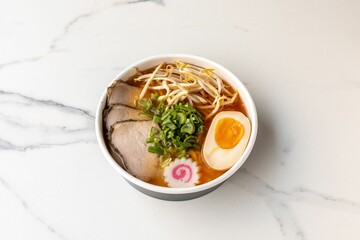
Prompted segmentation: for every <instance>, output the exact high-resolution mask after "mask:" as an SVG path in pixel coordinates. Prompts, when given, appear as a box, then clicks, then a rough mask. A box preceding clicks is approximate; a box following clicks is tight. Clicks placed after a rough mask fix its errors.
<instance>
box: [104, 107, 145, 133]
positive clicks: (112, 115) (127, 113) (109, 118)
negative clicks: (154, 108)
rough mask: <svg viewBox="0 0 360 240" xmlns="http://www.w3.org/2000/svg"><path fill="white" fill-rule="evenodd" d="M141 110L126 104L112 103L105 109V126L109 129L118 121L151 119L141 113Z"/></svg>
mask: <svg viewBox="0 0 360 240" xmlns="http://www.w3.org/2000/svg"><path fill="white" fill-rule="evenodd" d="M140 113H141V111H140V110H138V109H134V108H131V107H127V106H124V105H112V106H111V107H110V108H108V109H107V110H105V112H104V118H105V126H106V129H107V130H108V131H109V130H110V128H111V126H112V125H113V124H115V123H117V122H123V121H127V120H136V121H138V120H149V118H148V117H146V116H144V115H142V114H140Z"/></svg>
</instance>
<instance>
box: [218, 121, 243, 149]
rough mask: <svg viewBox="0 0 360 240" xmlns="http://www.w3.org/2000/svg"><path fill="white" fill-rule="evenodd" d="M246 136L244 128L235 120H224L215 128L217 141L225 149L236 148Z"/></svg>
mask: <svg viewBox="0 0 360 240" xmlns="http://www.w3.org/2000/svg"><path fill="white" fill-rule="evenodd" d="M243 135H244V126H243V125H242V124H241V123H240V122H239V121H237V120H235V119H233V118H222V119H220V120H219V121H218V123H217V124H216V128H215V141H216V143H217V145H218V146H219V147H221V148H224V149H231V148H233V147H235V146H236V145H237V144H238V143H239V141H240V140H241V138H242V136H243Z"/></svg>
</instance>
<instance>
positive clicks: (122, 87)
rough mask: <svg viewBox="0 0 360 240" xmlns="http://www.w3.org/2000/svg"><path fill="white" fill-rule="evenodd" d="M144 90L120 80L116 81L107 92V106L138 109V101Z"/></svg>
mask: <svg viewBox="0 0 360 240" xmlns="http://www.w3.org/2000/svg"><path fill="white" fill-rule="evenodd" d="M141 91H142V88H138V87H134V86H130V85H129V84H127V83H125V82H122V81H120V80H117V81H115V82H114V83H113V84H112V85H111V86H110V87H108V90H107V96H108V99H107V104H108V106H111V105H114V104H122V105H126V106H129V107H134V108H137V104H136V101H137V100H138V99H139V95H140V93H141Z"/></svg>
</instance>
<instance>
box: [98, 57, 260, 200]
mask: <svg viewBox="0 0 360 240" xmlns="http://www.w3.org/2000/svg"><path fill="white" fill-rule="evenodd" d="M165 58H180V59H181V58H187V59H193V60H194V61H200V62H203V63H204V64H206V63H208V64H210V65H213V66H216V72H217V73H224V74H225V73H226V75H229V76H230V77H231V78H233V79H234V80H235V81H237V82H238V84H239V85H240V87H241V98H242V99H246V100H247V102H248V104H247V105H246V110H247V111H248V112H250V111H251V114H252V118H250V116H249V118H250V121H251V134H250V139H249V142H248V144H247V146H246V148H245V151H244V153H243V154H242V155H241V157H240V159H239V160H238V161H237V162H236V163H235V164H234V165H233V166H232V167H231V168H229V169H228V170H227V171H226V172H225V173H223V174H222V175H221V176H219V177H217V178H215V179H213V180H211V181H210V182H207V183H204V184H201V185H197V186H194V187H186V188H169V187H162V186H157V185H154V184H151V183H148V182H144V181H142V180H140V179H138V178H136V177H134V176H132V175H131V174H130V173H128V172H127V171H126V170H124V169H123V168H122V167H120V165H118V164H117V163H116V161H115V160H114V159H113V157H112V156H111V155H110V153H109V151H108V149H107V147H106V144H105V140H104V137H103V120H102V113H103V108H104V107H105V102H106V95H107V88H106V89H105V90H104V92H103V93H102V95H101V98H100V100H99V103H98V105H97V109H96V115H95V132H96V138H97V141H98V144H99V146H100V149H101V151H102V153H103V154H104V156H105V158H106V160H107V161H108V163H110V165H111V166H112V167H113V168H114V169H115V170H116V171H117V172H118V173H120V175H121V176H122V177H124V178H125V179H126V180H127V181H130V182H132V183H134V184H136V185H137V186H139V187H141V188H144V189H147V190H150V191H153V192H157V193H163V194H189V193H194V192H201V191H205V190H207V189H210V188H212V187H215V186H217V185H219V184H221V183H223V182H224V181H226V180H227V179H228V178H230V177H231V176H232V175H233V174H234V173H235V172H236V171H237V170H239V168H240V167H241V166H242V165H243V164H244V162H245V161H246V159H247V158H248V157H249V155H250V153H251V151H252V149H253V146H254V144H255V140H256V137H257V131H258V116H257V111H256V107H255V103H254V101H253V99H252V97H251V95H250V93H249V91H248V89H247V88H246V87H245V85H244V84H243V83H242V82H241V81H240V79H239V78H238V77H236V76H235V75H234V74H233V73H232V72H231V71H230V70H228V69H227V68H225V67H223V66H222V65H220V64H218V63H217V62H214V61H212V60H209V59H207V58H204V57H199V56H195V55H191V54H159V55H154V56H150V57H146V58H143V59H141V60H139V61H137V62H135V63H133V64H131V65H130V66H128V67H126V68H125V69H123V70H122V71H121V72H120V73H119V74H117V75H116V77H115V78H114V79H113V80H112V81H111V82H110V83H109V85H108V86H110V85H111V84H112V83H113V82H114V81H115V80H117V79H119V78H120V76H122V75H124V74H126V73H127V72H129V71H130V70H132V69H133V68H134V67H135V66H141V65H143V64H144V63H147V62H149V61H154V60H159V59H165ZM236 89H237V90H238V91H240V90H239V89H238V88H236ZM249 115H250V113H249Z"/></svg>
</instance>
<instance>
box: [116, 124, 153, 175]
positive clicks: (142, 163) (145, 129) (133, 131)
mask: <svg viewBox="0 0 360 240" xmlns="http://www.w3.org/2000/svg"><path fill="white" fill-rule="evenodd" d="M155 126H156V124H155V123H153V122H152V121H125V122H118V123H115V124H114V125H113V126H112V127H111V129H110V132H109V138H110V142H111V145H112V146H111V147H112V148H113V150H115V151H116V152H117V153H118V154H119V156H121V158H122V160H123V161H122V162H123V164H124V165H125V168H126V169H127V171H128V172H129V173H130V174H132V175H134V176H135V177H137V178H139V179H141V180H143V181H149V180H150V179H151V178H153V177H155V176H156V174H157V167H158V166H159V157H158V156H157V155H156V154H153V153H149V152H148V151H147V144H146V139H147V138H148V136H149V132H150V129H151V127H155Z"/></svg>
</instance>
